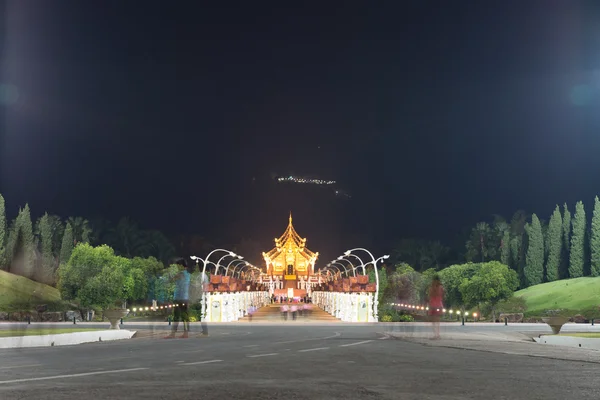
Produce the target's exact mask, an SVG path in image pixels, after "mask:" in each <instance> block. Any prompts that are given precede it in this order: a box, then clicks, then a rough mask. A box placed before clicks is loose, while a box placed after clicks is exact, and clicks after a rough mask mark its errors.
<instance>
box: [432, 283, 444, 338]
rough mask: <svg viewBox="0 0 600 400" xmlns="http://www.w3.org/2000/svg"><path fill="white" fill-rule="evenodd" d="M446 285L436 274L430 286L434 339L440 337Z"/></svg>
mask: <svg viewBox="0 0 600 400" xmlns="http://www.w3.org/2000/svg"><path fill="white" fill-rule="evenodd" d="M443 300H444V287H443V286H442V282H441V281H440V277H439V276H438V275H437V274H436V275H435V276H434V277H433V281H432V282H431V287H430V288H429V316H430V317H431V322H432V325H433V339H439V338H440V317H441V316H442V313H443V309H444V303H443Z"/></svg>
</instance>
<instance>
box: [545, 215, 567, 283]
mask: <svg viewBox="0 0 600 400" xmlns="http://www.w3.org/2000/svg"><path fill="white" fill-rule="evenodd" d="M562 234H563V230H562V217H561V215H560V208H559V207H558V205H557V206H556V208H555V209H554V212H553V213H552V216H551V217H550V223H549V224H548V234H547V242H546V248H547V249H548V260H547V261H546V279H547V280H548V282H552V281H555V280H557V279H558V278H559V266H560V256H561V250H562Z"/></svg>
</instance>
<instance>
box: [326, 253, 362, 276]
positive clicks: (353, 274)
mask: <svg viewBox="0 0 600 400" xmlns="http://www.w3.org/2000/svg"><path fill="white" fill-rule="evenodd" d="M337 260H339V261H340V264H341V261H346V262H347V263H348V264H350V267H351V268H352V276H356V270H357V269H358V268H359V267H360V265H358V266H356V267H355V266H354V264H352V262H351V261H350V260H347V259H345V258H344V257H338V258H337ZM331 263H332V264H333V261H332V262H331ZM363 268H364V267H363ZM346 276H348V273H347V272H346Z"/></svg>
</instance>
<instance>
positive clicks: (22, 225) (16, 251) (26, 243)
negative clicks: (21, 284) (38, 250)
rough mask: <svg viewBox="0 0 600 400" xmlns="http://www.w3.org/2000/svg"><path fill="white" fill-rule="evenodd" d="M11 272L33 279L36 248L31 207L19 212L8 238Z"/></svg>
mask: <svg viewBox="0 0 600 400" xmlns="http://www.w3.org/2000/svg"><path fill="white" fill-rule="evenodd" d="M7 249H8V257H9V263H10V267H9V272H12V273H15V274H18V275H21V276H24V277H26V278H29V279H33V274H34V272H35V258H36V255H35V247H34V238H33V228H32V224H31V212H30V211H29V205H28V204H26V205H25V208H22V209H20V210H19V214H18V215H17V218H16V219H15V221H14V222H13V225H12V228H11V230H10V233H9V236H8V245H7Z"/></svg>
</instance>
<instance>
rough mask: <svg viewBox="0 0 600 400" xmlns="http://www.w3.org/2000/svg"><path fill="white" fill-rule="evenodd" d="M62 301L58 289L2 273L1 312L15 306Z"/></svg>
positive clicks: (0, 275)
mask: <svg viewBox="0 0 600 400" xmlns="http://www.w3.org/2000/svg"><path fill="white" fill-rule="evenodd" d="M57 301H60V293H59V291H58V289H56V288H53V287H52V286H48V285H44V284H43V283H38V282H34V281H32V280H31V279H27V278H24V277H22V276H19V275H15V274H10V273H8V272H6V271H0V311H4V310H6V309H10V308H11V306H12V305H14V304H23V303H31V304H34V303H35V304H44V303H52V302H57Z"/></svg>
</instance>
